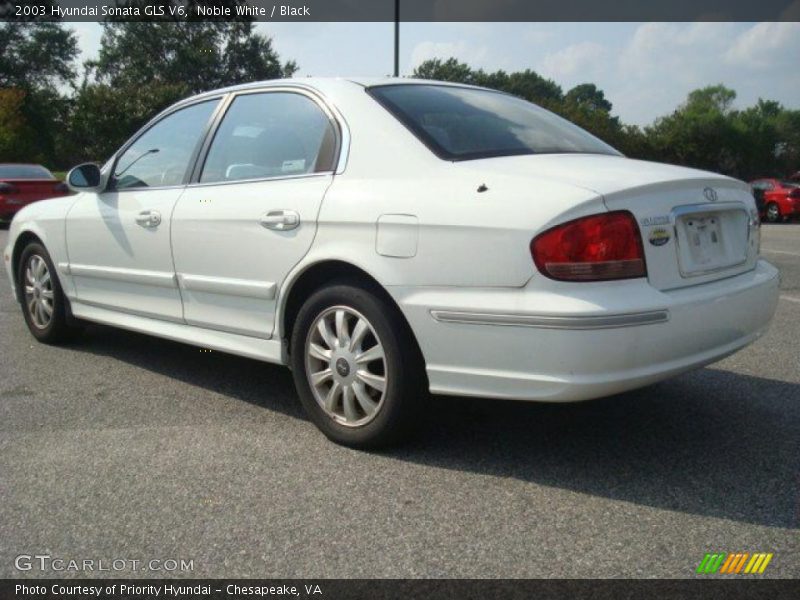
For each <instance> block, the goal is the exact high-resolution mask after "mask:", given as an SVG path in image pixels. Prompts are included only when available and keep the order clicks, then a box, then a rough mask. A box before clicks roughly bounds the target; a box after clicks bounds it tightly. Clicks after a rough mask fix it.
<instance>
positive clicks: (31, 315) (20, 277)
mask: <svg viewBox="0 0 800 600" xmlns="http://www.w3.org/2000/svg"><path fill="white" fill-rule="evenodd" d="M19 265H20V266H19V271H18V273H17V285H18V286H19V289H20V295H21V297H22V314H23V316H24V317H25V323H26V324H27V325H28V329H29V330H30V332H31V333H32V334H33V337H35V338H36V339H37V340H39V341H40V342H44V343H45V344H58V343H61V342H65V341H68V340H70V339H72V338H73V337H74V335H75V333H76V332H77V331H78V330H77V329H76V328H75V327H72V326H70V325H69V323H68V321H67V305H66V302H67V300H66V298H65V296H64V292H63V290H62V289H61V284H60V283H59V281H58V276H57V275H56V270H55V266H54V265H53V261H52V260H51V259H50V255H49V254H48V253H47V250H45V248H44V246H42V245H41V244H39V243H36V242H34V243H31V244H28V245H27V246H26V247H25V249H24V250H23V251H22V256H21V257H20V262H19Z"/></svg>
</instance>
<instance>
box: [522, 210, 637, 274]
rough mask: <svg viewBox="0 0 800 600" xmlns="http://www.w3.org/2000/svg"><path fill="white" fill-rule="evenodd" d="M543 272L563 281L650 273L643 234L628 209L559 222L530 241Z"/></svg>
mask: <svg viewBox="0 0 800 600" xmlns="http://www.w3.org/2000/svg"><path fill="white" fill-rule="evenodd" d="M531 256H532V257H533V262H534V263H536V267H537V268H538V269H539V271H541V272H542V274H544V275H546V276H548V277H550V278H552V279H560V280H562V281H606V280H609V279H631V278H633V277H644V276H645V275H646V274H647V270H646V269H645V263H644V249H643V247H642V236H641V235H640V233H639V226H638V225H637V224H636V219H635V218H634V217H633V215H632V214H631V213H630V212H628V211H627V210H620V211H615V212H610V213H605V214H600V215H592V216H590V217H582V218H580V219H575V220H574V221H569V222H567V223H563V224H561V225H557V226H556V227H553V228H552V229H548V230H547V231H545V232H544V233H541V234H539V235H537V236H536V237H535V238H533V240H532V241H531Z"/></svg>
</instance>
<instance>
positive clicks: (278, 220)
mask: <svg viewBox="0 0 800 600" xmlns="http://www.w3.org/2000/svg"><path fill="white" fill-rule="evenodd" d="M260 223H261V224H262V225H263V226H264V227H266V228H267V229H274V230H276V231H289V230H290V229H294V228H295V227H297V226H298V225H300V215H299V214H298V213H297V212H296V211H294V210H271V211H269V212H268V213H267V214H266V215H264V216H263V217H261V221H260Z"/></svg>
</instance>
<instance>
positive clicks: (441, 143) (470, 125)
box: [368, 84, 619, 160]
mask: <svg viewBox="0 0 800 600" xmlns="http://www.w3.org/2000/svg"><path fill="white" fill-rule="evenodd" d="M368 92H369V93H370V94H371V95H372V96H373V97H374V98H375V99H376V100H377V101H378V102H379V103H380V104H382V105H383V106H384V107H385V108H386V109H387V110H389V112H391V113H392V114H393V115H394V116H395V117H396V118H397V119H399V120H400V121H401V122H402V123H403V124H404V125H405V126H406V127H408V128H409V129H410V130H411V132H412V133H414V135H416V136H417V137H418V138H419V139H420V140H421V141H422V142H423V143H425V144H426V145H427V146H428V147H429V148H430V149H431V150H432V151H433V152H434V153H436V154H437V155H438V156H439V157H440V158H443V159H446V160H467V159H475V158H488V157H492V156H514V155H520V154H560V153H565V152H568V153H588V154H612V155H619V152H617V151H616V150H615V149H614V148H612V147H611V146H609V145H608V144H606V143H605V142H602V141H601V140H599V139H597V138H596V137H594V136H593V135H591V134H589V133H587V132H586V131H584V130H583V129H581V128H580V127H577V126H576V125H573V124H572V123H570V122H569V121H567V120H565V119H562V118H561V117H558V116H556V115H554V114H553V113H551V112H549V111H547V110H544V109H543V108H540V107H538V106H536V105H535V104H531V103H530V102H526V101H525V100H521V99H519V98H516V97H514V96H511V95H509V94H504V93H501V92H494V91H491V90H482V89H473V88H462V87H453V86H444V85H433V84H432V85H427V84H399V85H392V84H390V85H381V86H374V87H371V88H368Z"/></svg>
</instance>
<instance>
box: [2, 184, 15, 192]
mask: <svg viewBox="0 0 800 600" xmlns="http://www.w3.org/2000/svg"><path fill="white" fill-rule="evenodd" d="M16 191H17V188H16V187H14V186H13V185H11V184H10V183H0V194H13V193H14V192H16Z"/></svg>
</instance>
